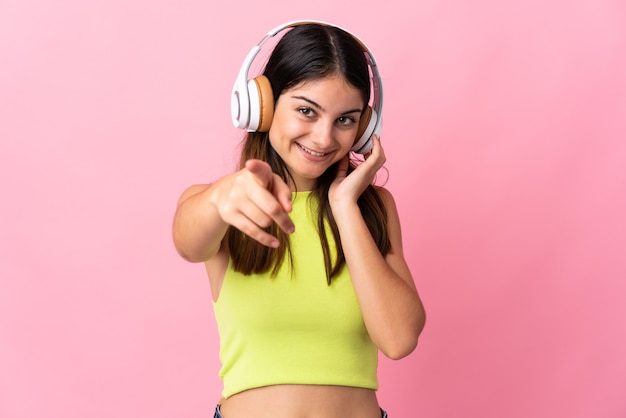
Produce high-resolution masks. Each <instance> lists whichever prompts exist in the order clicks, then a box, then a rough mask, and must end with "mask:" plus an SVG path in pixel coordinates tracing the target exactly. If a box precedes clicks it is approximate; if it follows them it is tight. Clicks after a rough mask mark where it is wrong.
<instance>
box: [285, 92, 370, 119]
mask: <svg viewBox="0 0 626 418" xmlns="http://www.w3.org/2000/svg"><path fill="white" fill-rule="evenodd" d="M291 98H293V99H299V100H304V101H305V102H307V103H309V104H311V106H313V107H315V108H317V109H319V110H321V111H322V112H325V111H326V109H324V108H323V107H322V106H321V105H320V104H319V103H316V102H315V101H313V100H311V99H309V98H308V97H304V96H291ZM357 112H358V113H362V112H363V109H351V110H348V111H345V112H343V113H341V114H342V115H347V114H349V113H357Z"/></svg>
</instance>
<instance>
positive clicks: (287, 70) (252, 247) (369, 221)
mask: <svg viewBox="0 0 626 418" xmlns="http://www.w3.org/2000/svg"><path fill="white" fill-rule="evenodd" d="M335 74H340V75H342V76H343V77H344V78H345V79H346V81H347V82H348V83H349V84H350V85H352V86H353V87H355V88H356V89H358V90H360V91H361V93H362V95H363V100H364V103H365V104H367V103H368V102H369V100H370V77H369V69H368V67H367V61H366V59H365V55H364V53H363V49H362V47H361V45H360V44H359V43H358V42H357V41H356V40H355V39H354V37H353V36H352V35H350V34H349V33H347V32H345V31H343V30H341V29H339V28H336V27H333V26H326V25H317V24H307V25H300V26H296V27H295V28H293V29H291V30H290V31H289V32H287V33H286V34H285V35H284V36H283V38H282V39H281V40H280V41H279V42H278V44H277V45H276V47H275V49H274V51H273V52H272V54H271V56H270V58H269V60H268V62H267V65H266V67H265V71H264V75H265V76H266V77H267V78H268V79H269V81H270V84H271V86H272V91H273V94H274V103H276V102H277V101H278V97H279V96H280V95H281V93H282V92H283V91H285V90H287V89H290V88H292V87H295V86H297V85H299V84H301V83H303V82H305V81H310V80H319V79H322V78H325V77H328V76H332V75H335ZM252 158H254V159H259V160H262V161H265V162H267V163H268V164H269V165H270V166H271V167H272V171H273V172H274V173H276V174H277V175H278V176H279V177H281V178H282V179H283V181H285V182H286V183H287V184H290V183H292V180H293V179H292V178H291V175H290V173H289V170H288V168H287V166H286V165H285V163H284V162H283V160H282V159H281V158H280V156H279V155H278V154H277V153H276V151H275V150H274V149H273V148H272V146H271V145H270V141H269V135H268V133H267V132H249V133H248V134H247V135H246V137H245V138H244V141H243V146H242V150H241V158H240V168H243V167H244V165H245V162H246V161H247V160H249V159H252ZM338 165H339V162H337V163H335V164H333V165H332V166H331V167H329V168H328V169H327V170H326V172H324V173H323V174H322V175H321V176H320V177H319V178H318V179H317V182H316V185H315V187H314V188H313V190H312V193H311V197H313V198H315V199H317V201H318V208H319V211H318V216H317V228H318V232H319V236H320V242H321V245H322V251H323V254H324V263H325V269H326V280H327V282H328V284H330V283H331V281H332V279H333V278H334V277H335V276H336V275H337V274H338V273H339V272H340V270H341V269H342V267H343V265H344V264H345V257H344V254H343V249H342V246H341V237H340V236H339V229H338V228H337V224H336V222H335V219H334V217H333V214H332V211H331V208H330V203H329V201H328V190H329V189H330V185H331V183H332V182H333V180H334V179H335V177H336V175H337V169H338ZM354 168H355V165H354V162H351V163H350V165H349V167H348V173H350V172H352V171H353V170H354ZM357 203H358V205H359V208H360V210H361V214H362V215H363V218H364V220H365V223H366V225H367V227H368V229H369V231H370V233H371V234H372V237H373V238H374V241H375V242H376V245H377V246H378V249H379V250H380V252H381V253H382V254H383V255H386V254H387V253H388V252H389V250H390V247H391V244H390V241H389V237H388V235H387V211H386V209H385V205H384V203H383V201H382V199H381V198H380V196H379V195H378V192H377V191H376V189H375V188H374V186H373V185H369V186H368V187H367V189H366V190H365V191H364V192H363V193H362V194H361V196H360V197H359V199H358V202H357ZM326 225H328V226H329V227H330V228H329V229H330V232H331V234H332V237H333V239H334V241H335V245H336V249H337V253H336V254H332V252H331V248H330V245H329V237H328V236H327V234H326ZM266 231H267V232H269V233H271V234H272V235H275V236H277V237H278V238H279V241H280V245H279V247H278V248H276V249H273V248H269V247H266V246H264V245H262V244H260V243H258V242H257V241H255V240H253V239H252V238H250V237H248V236H247V235H245V234H243V233H242V232H241V231H239V230H237V229H236V228H234V227H232V226H231V227H230V228H229V230H228V233H227V242H228V248H229V250H230V255H231V259H232V265H233V268H234V270H235V271H238V272H241V273H243V274H252V273H265V272H268V271H270V270H271V274H272V275H274V274H275V273H276V272H277V271H278V269H279V268H280V266H281V265H282V263H283V262H285V258H286V257H287V258H288V260H289V262H290V263H291V260H292V258H291V251H290V248H289V237H288V235H287V234H285V233H284V232H283V231H282V230H281V229H280V228H278V226H277V225H276V224H273V225H271V226H270V227H268V228H266ZM291 264H292V265H293V263H291Z"/></svg>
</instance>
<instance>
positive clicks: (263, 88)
mask: <svg viewBox="0 0 626 418" xmlns="http://www.w3.org/2000/svg"><path fill="white" fill-rule="evenodd" d="M248 91H249V94H250V124H249V126H248V131H250V132H254V131H257V132H267V131H269V130H270V126H272V119H273V118H274V93H273V92H272V86H271V84H270V81H269V80H268V78H267V77H265V76H263V75H260V76H258V77H255V78H253V79H252V80H250V81H248Z"/></svg>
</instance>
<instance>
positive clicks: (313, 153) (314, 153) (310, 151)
mask: <svg viewBox="0 0 626 418" xmlns="http://www.w3.org/2000/svg"><path fill="white" fill-rule="evenodd" d="M298 146H299V147H300V148H301V149H302V150H304V151H306V152H307V153H309V154H311V155H314V156H316V157H323V156H324V155H326V154H324V153H321V152H315V151H312V150H310V149H308V148H305V147H303V146H302V145H300V144H298Z"/></svg>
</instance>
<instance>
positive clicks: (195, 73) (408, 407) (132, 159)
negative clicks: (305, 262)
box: [0, 0, 626, 418]
mask: <svg viewBox="0 0 626 418" xmlns="http://www.w3.org/2000/svg"><path fill="white" fill-rule="evenodd" d="M371 4H372V5H371V6H365V5H364V4H362V3H361V2H356V1H354V2H348V3H344V2H342V1H340V0H328V1H324V2H322V4H319V2H314V3H311V2H287V1H284V0H276V1H273V2H272V7H267V6H261V5H260V4H259V3H258V2H252V1H245V0H244V1H239V2H223V1H222V2H219V7H217V3H216V2H213V4H212V3H210V2H207V1H204V2H201V1H197V0H181V1H164V0H156V1H155V0H151V1H147V0H135V1H122V0H112V1H106V2H105V1H101V2H95V1H92V2H85V1H81V0H61V1H56V2H53V1H43V0H19V1H18V0H2V1H0V138H1V141H0V191H1V196H2V203H1V204H0V226H1V234H2V235H1V238H0V240H1V241H0V243H1V244H0V245H1V248H0V277H1V289H0V416H1V417H3V418H4V417H6V418H22V417H28V418H33V417H46V418H57V417H58V418H61V417H63V418H74V417H76V418H78V417H81V418H82V417H112V416H116V417H150V418H160V417H163V418H171V417H209V416H212V415H210V409H211V408H212V407H213V404H214V403H215V401H216V400H217V397H218V392H219V390H220V387H221V385H220V382H219V380H218V377H217V370H218V367H219V363H218V358H217V348H218V341H217V334H216V329H215V324H214V320H213V314H212V308H211V303H210V292H209V286H208V281H207V279H206V277H205V273H204V271H203V268H202V266H201V265H194V264H188V263H186V262H184V261H183V260H182V259H180V258H179V257H178V256H177V254H176V253H175V251H174V248H173V245H172V242H171V238H170V225H171V220H172V215H173V210H174V206H175V202H176V199H177V198H178V196H179V194H180V193H181V191H182V190H183V189H184V188H185V187H186V186H187V185H189V184H192V183H196V182H206V181H210V180H211V179H215V178H216V177H217V176H220V175H222V174H225V173H226V172H228V171H229V170H230V169H231V168H232V167H233V165H234V161H235V159H236V157H235V151H234V148H235V146H236V144H237V142H238V140H239V138H240V137H241V132H239V131H237V130H235V129H234V128H232V126H231V122H230V116H229V94H230V88H231V85H232V82H233V80H234V77H235V74H236V72H237V71H238V69H239V65H240V63H241V61H242V60H243V57H244V56H245V54H246V53H247V52H248V50H249V49H250V48H251V47H252V45H254V44H256V43H257V42H258V41H259V40H260V39H261V37H262V35H263V34H264V33H265V32H266V31H267V30H269V29H270V28H272V27H274V26H275V25H277V24H279V23H283V22H285V21H288V20H292V19H298V18H317V19H322V20H328V21H332V22H335V23H337V24H339V25H342V26H344V27H346V28H349V29H350V30H352V31H354V32H355V33H357V34H358V35H359V36H360V37H361V38H362V39H363V40H365V42H366V43H367V44H368V45H369V46H370V48H371V49H372V50H373V51H374V53H375V56H376V58H377V60H378V63H379V66H380V69H381V72H382V75H383V78H384V81H385V89H386V90H385V92H386V101H385V106H386V107H385V129H384V131H383V141H384V145H385V147H386V148H385V149H386V153H387V156H388V164H387V167H388V169H389V180H388V183H387V186H388V188H390V189H391V190H392V191H393V192H394V193H395V195H396V197H397V200H398V203H399V208H400V212H401V217H402V220H403V223H404V237H405V242H406V244H405V245H406V254H407V258H408V261H409V263H410V265H411V267H412V270H413V272H414V276H415V280H416V283H417V285H418V288H419V289H420V292H421V294H422V297H423V299H424V302H425V304H426V307H427V311H428V322H427V326H426V329H425V331H424V333H423V336H422V340H421V342H420V345H419V347H418V349H417V350H416V351H415V353H414V354H412V355H411V356H409V357H408V358H406V359H404V360H402V361H400V362H392V361H389V360H386V359H381V365H380V380H381V389H380V391H379V395H380V400H381V403H382V404H383V406H385V407H386V408H387V409H388V410H389V411H390V413H391V416H392V418H413V417H420V418H421V417H424V418H473V417H476V418H478V417H480V418H492V417H493V418H502V417H506V418H522V417H524V418H526V417H533V418H548V417H550V418H554V417H567V418H610V417H611V418H617V417H623V416H626V400H625V399H626V397H625V396H624V394H625V393H626V355H625V353H626V307H625V306H626V304H625V303H624V302H623V299H624V294H625V293H626V280H625V279H626V261H625V259H626V257H625V255H626V254H625V252H626V251H625V250H626V223H625V220H624V213H625V212H626V169H625V168H624V166H625V163H626V141H625V139H626V3H624V2H623V1H621V0H616V1H608V0H580V1H547V2H545V1H541V2H540V1H515V0H514V1H506V2H503V1H497V0H478V1H473V2H465V1H459V0H443V1H437V2H435V1H430V0H427V1H418V2H413V1H408V0H404V1H402V2H400V1H397V0H388V1H385V2H383V3H380V4H378V3H376V6H374V3H371Z"/></svg>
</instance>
